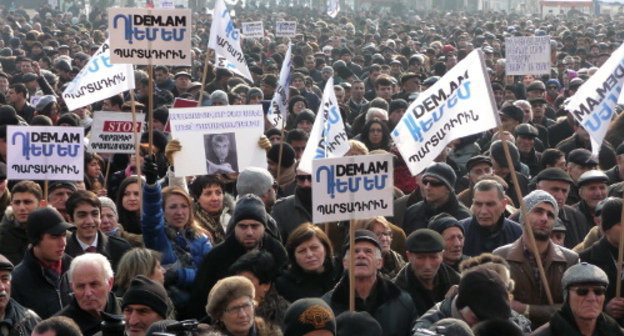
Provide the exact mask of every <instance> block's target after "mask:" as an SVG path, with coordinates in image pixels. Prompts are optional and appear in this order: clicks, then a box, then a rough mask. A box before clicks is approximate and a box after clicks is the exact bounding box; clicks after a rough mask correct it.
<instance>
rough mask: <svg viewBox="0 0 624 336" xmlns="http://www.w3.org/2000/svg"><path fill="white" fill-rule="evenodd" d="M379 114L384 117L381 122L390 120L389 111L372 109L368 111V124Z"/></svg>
mask: <svg viewBox="0 0 624 336" xmlns="http://www.w3.org/2000/svg"><path fill="white" fill-rule="evenodd" d="M377 113H379V114H381V115H382V116H383V117H384V118H383V119H381V120H388V111H386V110H384V109H380V108H378V107H371V108H369V109H368V111H366V119H365V120H366V122H368V121H370V120H371V119H372V118H373V115H375V114H377Z"/></svg>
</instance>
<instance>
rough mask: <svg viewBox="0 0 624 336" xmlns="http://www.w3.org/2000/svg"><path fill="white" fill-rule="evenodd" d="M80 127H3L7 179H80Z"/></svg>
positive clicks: (81, 143)
mask: <svg viewBox="0 0 624 336" xmlns="http://www.w3.org/2000/svg"><path fill="white" fill-rule="evenodd" d="M83 135H84V127H60V126H9V127H7V146H8V148H7V178H8V179H9V180H70V181H82V179H83V173H84V147H83V139H82V138H83Z"/></svg>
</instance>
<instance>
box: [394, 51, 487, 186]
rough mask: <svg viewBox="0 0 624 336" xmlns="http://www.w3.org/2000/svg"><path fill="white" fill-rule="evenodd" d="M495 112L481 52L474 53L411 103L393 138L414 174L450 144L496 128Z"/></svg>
mask: <svg viewBox="0 0 624 336" xmlns="http://www.w3.org/2000/svg"><path fill="white" fill-rule="evenodd" d="M497 113H498V111H497V109H496V103H495V101H494V97H493V94H492V88H491V87H490V80H489V78H488V75H487V72H486V71H485V64H484V61H483V53H482V51H481V50H475V51H473V52H471V53H470V54H469V55H468V56H466V58H464V59H463V60H462V61H461V62H459V63H458V64H457V65H455V66H454V67H453V68H452V69H451V70H449V71H448V72H447V73H446V74H445V75H444V77H442V78H440V79H439V80H438V81H437V82H436V83H435V84H434V85H433V86H432V87H430V88H429V89H428V90H427V91H425V92H423V93H421V94H420V95H419V96H418V98H417V99H416V100H415V101H414V102H412V104H410V106H409V107H408V108H407V111H406V112H405V115H403V118H401V121H399V123H398V125H397V126H396V127H395V129H394V130H393V131H392V139H393V140H394V143H395V144H396V145H397V148H398V149H399V152H400V153H401V156H402V157H403V159H404V160H405V162H406V163H407V167H408V168H409V170H410V172H411V173H412V175H417V174H418V173H419V172H421V171H422V170H424V169H425V168H427V166H429V164H431V163H432V162H433V160H434V159H435V158H436V157H437V156H438V154H440V152H442V150H443V149H444V148H446V146H447V145H448V144H449V143H450V142H451V141H453V140H455V139H458V138H461V137H465V136H468V135H472V134H476V133H480V132H484V131H487V130H489V129H491V128H494V127H496V125H497V120H498V114H497Z"/></svg>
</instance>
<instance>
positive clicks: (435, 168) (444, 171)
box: [422, 162, 457, 192]
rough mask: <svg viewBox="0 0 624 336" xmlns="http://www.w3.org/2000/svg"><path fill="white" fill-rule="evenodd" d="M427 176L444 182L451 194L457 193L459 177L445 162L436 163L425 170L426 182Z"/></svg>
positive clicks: (423, 177)
mask: <svg viewBox="0 0 624 336" xmlns="http://www.w3.org/2000/svg"><path fill="white" fill-rule="evenodd" d="M427 176H431V177H435V178H437V179H438V180H440V181H442V183H444V184H445V185H446V187H447V188H449V190H450V191H451V192H454V191H455V182H456V181H457V175H455V172H454V171H453V168H451V166H449V165H448V164H446V163H444V162H436V163H434V164H432V165H431V166H429V167H427V169H425V173H424V174H423V176H422V180H424V179H425V178H426V177H427Z"/></svg>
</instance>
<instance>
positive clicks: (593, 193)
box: [572, 170, 609, 226]
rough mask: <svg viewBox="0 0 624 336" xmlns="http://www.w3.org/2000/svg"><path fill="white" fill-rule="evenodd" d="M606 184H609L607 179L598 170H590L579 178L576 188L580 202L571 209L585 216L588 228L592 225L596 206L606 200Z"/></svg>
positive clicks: (607, 188)
mask: <svg viewBox="0 0 624 336" xmlns="http://www.w3.org/2000/svg"><path fill="white" fill-rule="evenodd" d="M607 183H609V177H608V176H607V175H606V174H605V173H603V172H602V171H600V170H590V171H587V172H585V173H583V175H581V177H579V180H578V182H577V186H578V194H579V197H580V198H581V201H580V202H578V203H576V204H574V205H572V207H573V208H574V209H576V210H578V211H579V212H580V213H582V214H583V215H584V216H585V219H586V220H587V224H588V225H589V226H592V225H593V223H594V215H595V213H596V206H597V205H598V203H600V201H602V200H604V199H605V198H607V194H608V191H609V185H608V184H607Z"/></svg>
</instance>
